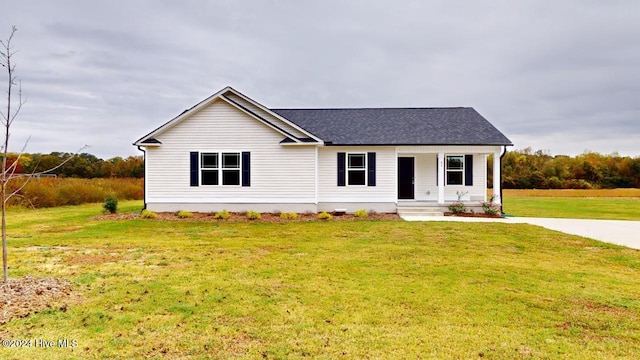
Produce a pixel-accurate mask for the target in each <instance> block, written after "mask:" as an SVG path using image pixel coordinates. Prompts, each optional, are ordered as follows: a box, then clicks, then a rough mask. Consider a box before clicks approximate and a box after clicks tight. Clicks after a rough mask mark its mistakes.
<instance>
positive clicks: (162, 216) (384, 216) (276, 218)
mask: <svg viewBox="0 0 640 360" xmlns="http://www.w3.org/2000/svg"><path fill="white" fill-rule="evenodd" d="M213 215H214V213H198V212H194V213H193V216H192V217H188V218H179V217H178V216H177V215H176V213H169V212H160V213H158V218H157V219H154V220H155V221H157V220H161V221H207V222H267V223H286V222H304V221H353V220H400V217H399V216H398V214H395V213H375V214H368V215H367V216H366V217H357V216H355V215H353V214H342V215H340V214H332V215H333V218H332V219H331V220H319V219H318V214H315V213H303V214H298V218H297V219H295V220H287V219H282V218H280V214H275V213H261V214H260V216H261V218H260V220H249V219H247V216H246V214H245V213H238V212H230V213H229V215H230V216H229V219H227V220H221V219H215V218H214V217H213ZM94 219H95V220H133V219H140V215H138V214H106V215H100V216H96V217H95V218H94ZM150 221H153V220H150Z"/></svg>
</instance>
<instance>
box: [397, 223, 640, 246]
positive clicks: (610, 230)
mask: <svg viewBox="0 0 640 360" xmlns="http://www.w3.org/2000/svg"><path fill="white" fill-rule="evenodd" d="M404 220H406V221H459V222H502V223H506V224H531V225H537V226H542V227H544V228H547V229H551V230H555V231H560V232H563V233H566V234H572V235H578V236H583V237H587V238H590V239H595V240H599V241H604V242H607V243H611V244H616V245H622V246H627V247H630V248H632V249H638V250H640V221H625V220H588V219H555V218H526V217H508V218H504V219H488V218H471V217H456V216H407V217H405V219H404Z"/></svg>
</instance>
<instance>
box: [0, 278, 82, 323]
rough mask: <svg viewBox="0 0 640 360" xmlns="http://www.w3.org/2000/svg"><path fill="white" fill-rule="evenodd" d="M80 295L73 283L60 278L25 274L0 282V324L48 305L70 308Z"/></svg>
mask: <svg viewBox="0 0 640 360" xmlns="http://www.w3.org/2000/svg"><path fill="white" fill-rule="evenodd" d="M80 300H81V297H80V296H79V295H78V294H76V293H74V292H73V288H72V286H71V283H70V282H69V281H68V280H65V279H59V278H33V277H31V276H25V277H22V278H18V279H9V280H8V281H7V282H6V283H0V304H2V305H1V306H2V307H0V324H5V323H7V322H9V320H11V319H12V318H24V317H27V316H29V315H31V314H35V313H38V312H40V311H43V310H47V309H58V310H61V311H67V307H68V306H69V305H72V304H75V303H78V302H79V301H80Z"/></svg>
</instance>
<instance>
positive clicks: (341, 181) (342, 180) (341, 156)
mask: <svg viewBox="0 0 640 360" xmlns="http://www.w3.org/2000/svg"><path fill="white" fill-rule="evenodd" d="M346 157H347V156H346V154H345V153H343V152H339V153H338V186H345V185H346V177H347V176H346V175H347V174H346V172H345V167H346V164H345V163H346Z"/></svg>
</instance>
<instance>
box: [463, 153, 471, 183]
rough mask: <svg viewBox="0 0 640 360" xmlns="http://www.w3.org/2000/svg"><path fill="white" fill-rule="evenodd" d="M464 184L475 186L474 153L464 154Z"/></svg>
mask: <svg viewBox="0 0 640 360" xmlns="http://www.w3.org/2000/svg"><path fill="white" fill-rule="evenodd" d="M464 184H465V185H466V186H473V155H465V156H464Z"/></svg>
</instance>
